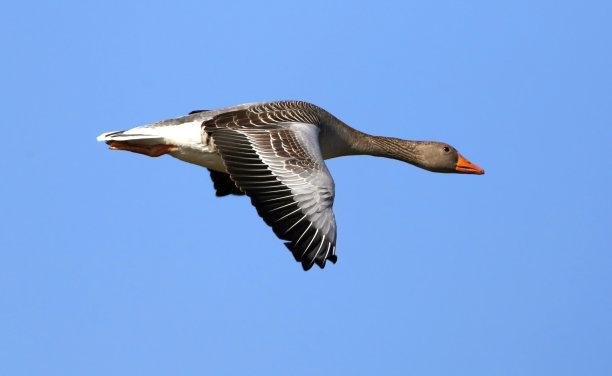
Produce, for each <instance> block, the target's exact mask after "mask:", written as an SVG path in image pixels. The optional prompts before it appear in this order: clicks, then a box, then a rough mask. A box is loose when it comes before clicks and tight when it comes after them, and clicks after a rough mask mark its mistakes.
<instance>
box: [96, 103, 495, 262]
mask: <svg viewBox="0 0 612 376" xmlns="http://www.w3.org/2000/svg"><path fill="white" fill-rule="evenodd" d="M98 141H105V142H106V143H107V144H109V145H110V148H111V149H116V150H128V151H132V152H136V153H140V154H144V155H148V156H151V157H157V156H161V155H164V154H170V155H171V156H173V157H175V158H178V159H180V160H182V161H185V162H188V163H192V164H196V165H199V166H202V167H206V168H208V169H209V171H210V176H211V179H212V180H213V183H214V188H215V190H216V194H217V196H226V195H229V194H235V195H243V194H246V195H247V196H249V197H250V199H251V203H252V204H253V206H255V208H256V209H257V212H258V213H259V215H260V216H261V217H262V218H263V219H264V221H265V222H266V223H267V224H268V225H269V226H271V227H272V229H273V231H274V233H275V234H276V235H277V236H278V237H279V238H281V239H283V240H286V241H287V242H286V243H285V245H286V246H287V248H289V250H290V251H291V252H292V254H293V256H294V257H295V259H296V261H298V262H301V264H302V267H303V268H304V270H308V269H310V268H311V267H312V266H313V265H314V264H315V263H316V264H317V265H318V266H320V267H321V268H323V267H324V266H325V264H326V261H327V260H330V261H331V262H333V263H335V262H336V260H337V257H336V222H335V219H334V214H333V211H332V205H333V201H334V181H333V179H332V177H331V175H330V173H329V171H328V170H327V167H326V166H325V162H324V160H325V159H329V158H334V157H339V156H344V155H357V154H368V155H374V156H382V157H388V158H394V159H398V160H402V161H405V162H408V163H411V164H414V165H416V166H418V167H421V168H424V169H427V170H430V171H434V172H458V173H471V174H483V173H484V170H482V169H481V168H479V167H477V166H475V165H473V164H471V163H470V162H468V161H467V160H466V159H465V158H463V157H462V156H461V155H460V154H459V153H458V152H457V151H456V150H455V149H454V148H453V147H452V146H450V145H447V144H444V143H440V142H434V141H407V140H401V139H396V138H388V137H378V136H370V135H368V134H365V133H362V132H359V131H357V130H355V129H353V128H351V127H349V126H348V125H346V124H344V123H343V122H341V121H340V120H338V119H337V118H335V117H334V116H333V115H331V114H330V113H329V112H327V111H325V110H323V109H322V108H320V107H317V106H315V105H312V104H310V103H306V102H299V101H280V102H260V103H248V104H243V105H239V106H233V107H226V108H221V109H216V110H210V111H194V112H192V113H190V114H189V115H186V116H182V117H178V118H175V119H169V120H164V121H160V122H157V123H153V124H149V125H145V126H141V127H136V128H133V129H129V130H126V131H118V132H108V133H104V134H102V135H100V136H99V137H98Z"/></svg>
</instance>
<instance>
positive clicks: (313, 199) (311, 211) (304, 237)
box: [203, 110, 337, 270]
mask: <svg viewBox="0 0 612 376" xmlns="http://www.w3.org/2000/svg"><path fill="white" fill-rule="evenodd" d="M248 111H249V110H242V111H237V112H235V113H226V114H223V115H221V116H219V117H216V118H213V119H211V120H209V121H207V122H205V123H204V124H203V130H204V131H205V132H207V133H208V134H209V135H210V136H212V138H213V140H214V143H215V146H216V147H217V150H218V152H219V153H220V154H221V156H222V158H223V161H224V163H225V166H226V168H227V171H228V173H229V175H230V177H231V179H232V180H233V181H234V182H235V183H236V185H237V186H238V187H240V189H241V190H243V191H244V192H245V193H246V194H247V196H249V197H250V198H251V202H252V203H253V206H255V208H256V209H257V212H258V213H259V215H260V216H261V217H262V218H263V219H264V221H265V222H266V223H267V224H268V225H269V226H271V227H272V229H273V230H274V233H275V234H276V235H277V236H278V237H279V238H281V239H283V240H287V241H288V242H287V243H285V244H286V245H287V247H288V248H289V250H291V252H292V253H293V256H294V257H295V259H296V260H297V261H299V262H301V263H302V267H303V268H304V270H308V269H310V268H311V267H312V265H313V264H315V263H316V264H317V265H319V266H320V267H321V268H323V267H324V266H325V262H326V260H330V261H332V262H336V259H337V257H336V255H335V248H336V222H335V219H334V214H333V211H332V205H333V201H334V181H333V179H332V177H331V175H330V174H329V171H328V170H327V167H326V166H325V163H324V162H323V157H322V155H321V151H320V149H319V143H318V134H319V128H318V127H317V126H316V125H315V124H311V123H305V122H290V121H282V122H274V121H271V122H265V123H264V122H262V121H260V122H259V124H258V122H256V121H255V122H254V121H252V120H253V119H251V121H245V120H249V115H252V113H251V114H247V113H246V112H248ZM260 120H261V119H260ZM300 120H301V119H300Z"/></svg>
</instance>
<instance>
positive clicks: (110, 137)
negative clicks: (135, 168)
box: [97, 128, 164, 145]
mask: <svg viewBox="0 0 612 376" xmlns="http://www.w3.org/2000/svg"><path fill="white" fill-rule="evenodd" d="M135 130H137V128H135V129H130V130H127V131H115V132H107V133H102V134H101V135H99V136H98V138H97V140H98V141H105V142H106V143H107V144H108V143H110V142H112V141H119V142H129V143H130V144H135V145H155V144H161V143H163V142H164V137H162V136H160V135H158V134H146V133H144V132H139V133H135V132H134V131H135Z"/></svg>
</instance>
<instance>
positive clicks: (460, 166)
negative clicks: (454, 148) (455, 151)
mask: <svg viewBox="0 0 612 376" xmlns="http://www.w3.org/2000/svg"><path fill="white" fill-rule="evenodd" d="M455 170H456V171H457V172H459V173H461V174H476V175H483V174H484V170H483V169H482V168H480V167H478V166H476V165H475V164H473V163H472V162H470V161H468V160H467V159H465V158H463V156H462V155H461V154H459V160H458V161H457V167H456V168H455Z"/></svg>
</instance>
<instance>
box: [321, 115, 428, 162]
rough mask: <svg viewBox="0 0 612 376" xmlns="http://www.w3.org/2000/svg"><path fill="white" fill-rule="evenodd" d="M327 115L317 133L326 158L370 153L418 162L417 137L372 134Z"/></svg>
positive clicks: (418, 142)
mask: <svg viewBox="0 0 612 376" xmlns="http://www.w3.org/2000/svg"><path fill="white" fill-rule="evenodd" d="M326 115H327V116H328V118H327V119H326V121H325V122H324V126H323V127H322V132H321V134H320V145H321V152H322V153H323V157H324V158H325V159H329V158H335V157H339V156H344V155H373V156H376V157H385V158H393V159H397V160H400V161H403V162H407V163H410V164H413V165H417V166H418V165H419V162H420V159H419V155H418V153H417V152H416V147H417V146H418V145H419V144H420V143H421V142H420V141H407V140H402V139H399V138H393V137H381V136H372V135H369V134H367V133H363V132H360V131H358V130H356V129H354V128H351V127H349V126H348V125H346V124H345V123H344V122H342V121H340V120H338V119H337V118H335V117H333V116H332V115H331V114H329V113H326Z"/></svg>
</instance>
